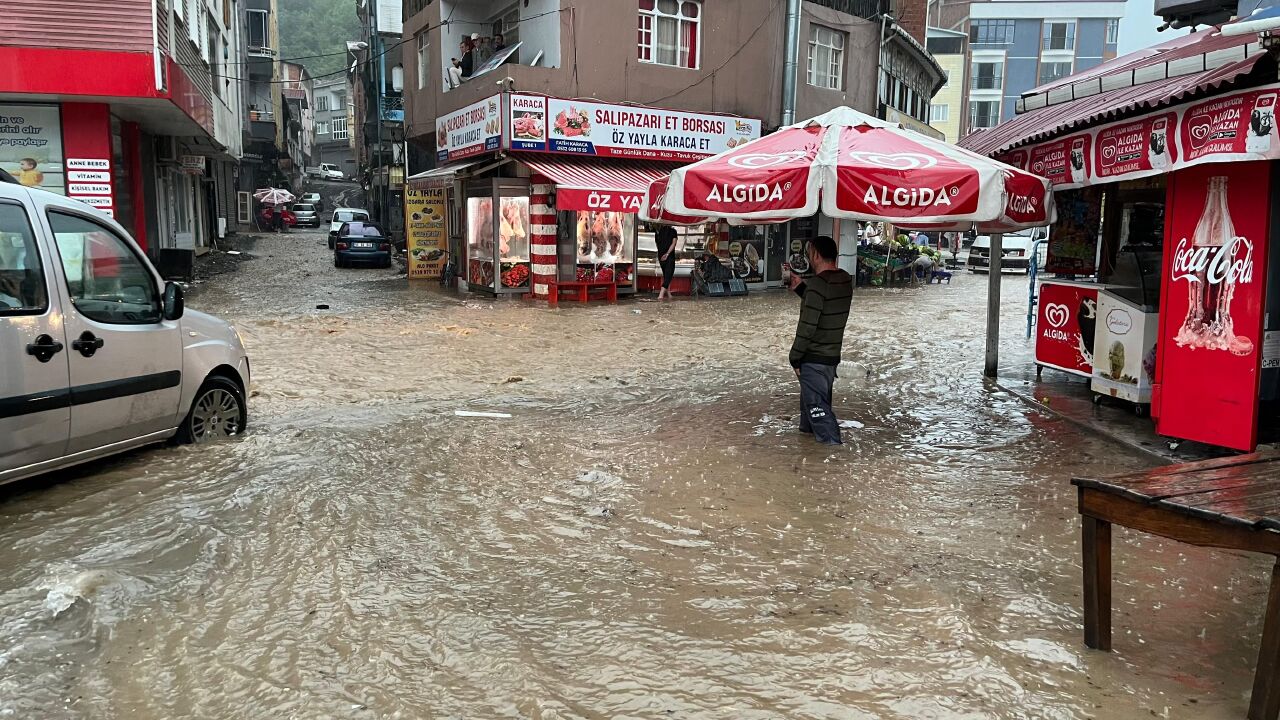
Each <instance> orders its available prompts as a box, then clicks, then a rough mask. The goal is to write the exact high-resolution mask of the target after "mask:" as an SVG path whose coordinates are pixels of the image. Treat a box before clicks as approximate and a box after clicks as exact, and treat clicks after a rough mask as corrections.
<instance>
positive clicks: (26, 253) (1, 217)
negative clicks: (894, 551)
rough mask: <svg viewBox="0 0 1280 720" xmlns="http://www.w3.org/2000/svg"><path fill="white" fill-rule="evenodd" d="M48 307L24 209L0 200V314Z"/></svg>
mask: <svg viewBox="0 0 1280 720" xmlns="http://www.w3.org/2000/svg"><path fill="white" fill-rule="evenodd" d="M48 309H49V292H48V290H47V289H46V287H45V282H44V268H43V267H42V266H41V264H40V251H39V249H38V248H37V247H36V239H35V235H34V234H33V233H32V232H31V223H30V222H29V221H28V220H27V213H26V211H25V210H23V209H22V206H21V205H14V204H12V203H0V317H2V316H12V315H40V314H41V313H43V312H44V311H45V310H48Z"/></svg>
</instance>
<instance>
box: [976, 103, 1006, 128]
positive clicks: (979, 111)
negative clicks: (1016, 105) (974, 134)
mask: <svg viewBox="0 0 1280 720" xmlns="http://www.w3.org/2000/svg"><path fill="white" fill-rule="evenodd" d="M999 122H1000V101H999V100H980V101H977V102H971V103H969V129H970V130H980V129H983V128H990V127H995V126H996V124H997V123H999Z"/></svg>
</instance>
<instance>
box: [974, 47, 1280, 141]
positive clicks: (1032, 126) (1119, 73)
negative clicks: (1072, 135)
mask: <svg viewBox="0 0 1280 720" xmlns="http://www.w3.org/2000/svg"><path fill="white" fill-rule="evenodd" d="M1197 36H1200V37H1199V38H1198V40H1199V43H1201V44H1200V45H1199V46H1198V49H1199V50H1200V51H1202V52H1201V53H1200V55H1195V54H1193V53H1192V50H1193V49H1195V48H1196V47H1197V45H1195V44H1186V45H1178V46H1177V47H1176V48H1175V49H1173V50H1170V51H1169V52H1167V53H1163V54H1162V53H1155V54H1152V53H1150V52H1149V51H1148V50H1143V51H1139V52H1138V53H1134V55H1139V56H1141V57H1139V58H1136V59H1129V56H1125V57H1123V58H1117V59H1116V60H1113V61H1111V63H1107V64H1106V65H1110V66H1111V68H1110V72H1102V73H1098V72H1097V68H1095V69H1094V70H1091V71H1085V72H1084V73H1081V74H1080V75H1079V76H1072V77H1070V78H1064V79H1063V80H1061V81H1059V82H1058V83H1057V84H1054V85H1050V86H1045V87H1044V88H1037V91H1039V92H1038V94H1037V95H1035V96H1034V97H1038V98H1040V100H1038V101H1034V102H1039V103H1041V104H1042V105H1043V103H1044V102H1050V101H1052V100H1054V99H1056V97H1057V96H1059V95H1061V94H1062V93H1068V97H1070V94H1072V93H1074V94H1075V99H1068V100H1066V101H1065V102H1053V104H1048V105H1043V106H1042V107H1038V108H1036V109H1034V110H1028V111H1026V112H1023V113H1022V114H1020V115H1017V116H1015V117H1014V118H1013V119H1011V120H1009V121H1007V122H1003V123H1001V124H999V125H997V126H996V127H994V128H991V129H989V130H982V131H979V132H975V133H972V134H970V135H968V136H967V137H965V138H964V139H962V140H961V141H960V143H959V144H960V146H961V147H963V148H965V149H966V150H970V151H973V152H976V153H978V154H980V155H995V154H998V153H1002V152H1004V151H1006V150H1010V149H1012V148H1016V147H1018V146H1021V145H1026V144H1028V143H1032V142H1035V141H1040V140H1045V139H1049V138H1052V137H1055V136H1058V135H1062V134H1064V133H1066V132H1067V131H1068V130H1071V129H1073V128H1079V127H1085V126H1088V125H1093V124H1096V123H1098V122H1100V121H1104V120H1108V119H1118V118H1121V117H1125V116H1128V115H1132V114H1134V111H1138V110H1154V109H1157V108H1161V107H1167V106H1170V105H1174V104H1177V103H1178V102H1180V101H1182V100H1183V99H1186V98H1189V97H1190V96H1192V95H1196V94H1198V93H1203V92H1205V91H1209V90H1214V89H1217V88H1219V87H1222V86H1224V85H1229V84H1232V83H1234V82H1236V81H1237V80H1239V79H1240V78H1241V77H1242V76H1245V75H1248V74H1249V73H1251V72H1252V71H1253V70H1254V68H1255V66H1257V65H1258V63H1259V62H1261V61H1262V60H1263V58H1265V57H1267V53H1265V52H1252V53H1249V52H1247V51H1248V50H1249V49H1250V48H1252V47H1256V38H1255V39H1254V40H1255V43H1254V44H1253V45H1250V43H1248V42H1247V40H1248V38H1243V37H1240V36H1236V37H1233V38H1232V37H1229V38H1227V39H1229V40H1234V41H1236V44H1235V45H1234V46H1232V45H1230V44H1229V43H1227V42H1226V41H1225V40H1224V39H1223V36H1221V35H1218V34H1216V31H1204V32H1201V33H1196V34H1194V35H1191V36H1188V37H1190V38H1193V39H1196V38H1197ZM1205 50H1208V51H1209V52H1208V53H1205V52H1203V51H1205ZM1221 52H1234V53H1237V56H1238V57H1240V59H1237V60H1235V61H1233V62H1228V63H1226V64H1224V65H1221V66H1218V67H1213V68H1211V69H1205V70H1202V71H1200V72H1192V73H1189V74H1182V75H1174V76H1168V77H1164V76H1161V78H1160V79H1157V80H1153V81H1150V82H1140V80H1141V79H1142V78H1143V77H1146V75H1147V74H1148V73H1150V72H1155V71H1159V72H1160V73H1167V72H1169V71H1170V69H1171V68H1176V67H1180V66H1177V65H1176V63H1178V62H1196V61H1198V62H1202V63H1209V60H1208V58H1209V57H1210V56H1211V55H1212V54H1213V53H1221ZM1173 55H1176V57H1173ZM1196 58H1199V60H1197V59H1196ZM1270 62H1274V61H1270ZM1099 67H1103V66H1099ZM1144 68H1147V69H1146V70H1144ZM1122 81H1123V82H1124V85H1123V86H1122V87H1115V88H1114V89H1105V90H1103V91H1102V92H1099V91H1098V90H1099V89H1102V88H1109V87H1110V86H1111V85H1113V84H1118V83H1121V82H1122ZM1134 81H1139V82H1136V84H1135V82H1134ZM1090 87H1092V94H1089V93H1090ZM1024 101H1027V102H1032V101H1033V97H1032V96H1028V97H1027V98H1024ZM1034 102H1033V104H1034Z"/></svg>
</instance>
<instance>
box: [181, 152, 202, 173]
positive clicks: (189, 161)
mask: <svg viewBox="0 0 1280 720" xmlns="http://www.w3.org/2000/svg"><path fill="white" fill-rule="evenodd" d="M204 162H205V160H204V156H203V155H181V156H179V157H178V166H179V167H180V168H181V169H182V172H184V173H187V174H188V175H203V174H204V169H205V165H204Z"/></svg>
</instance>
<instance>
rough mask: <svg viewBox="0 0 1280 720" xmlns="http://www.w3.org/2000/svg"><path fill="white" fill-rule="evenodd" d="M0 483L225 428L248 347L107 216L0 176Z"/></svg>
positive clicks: (240, 417) (242, 414)
mask: <svg viewBox="0 0 1280 720" xmlns="http://www.w3.org/2000/svg"><path fill="white" fill-rule="evenodd" d="M0 338H3V339H4V340H3V342H0V368H3V370H0V484H3V483H6V482H10V481H13V480H19V479H21V478H26V477H30V476H33V475H37V474H40V473H44V472H48V471H50V470H55V469H59V468H64V467H68V466H71V465H77V464H81V463H87V462H92V461H95V460H98V459H100V458H103V457H105V456H107V455H112V454H115V453H119V452H122V451H125V450H129V449H131V448H135V447H139V446H142V445H148V444H152V443H158V442H162V441H164V440H167V439H169V438H173V437H177V438H178V439H179V440H182V441H186V442H196V443H198V442H202V441H206V440H213V439H215V438H220V437H227V436H234V435H239V434H240V433H242V432H244V429H245V424H246V422H247V420H248V405H247V402H246V400H245V398H246V397H247V390H248V387H249V358H248V356H247V355H246V354H245V350H244V345H243V343H242V342H241V340H240V336H239V334H238V333H237V332H236V330H235V328H233V327H232V326H231V325H229V324H228V323H226V322H223V321H222V320H219V319H217V318H215V317H212V316H209V315H205V314H204V313H200V312H196V311H194V310H186V309H184V303H183V291H182V286H180V285H178V284H176V283H171V282H170V283H166V282H164V281H163V280H162V279H161V277H160V275H159V274H158V273H157V272H156V270H155V268H154V267H153V266H152V265H151V263H150V262H149V261H148V260H147V256H146V255H145V254H143V253H142V251H141V250H139V249H138V246H137V244H135V243H134V241H133V240H132V239H131V238H130V237H129V234H128V232H127V231H126V230H125V229H124V228H123V227H122V226H121V225H120V224H119V223H117V222H115V220H113V219H112V218H110V217H109V216H107V215H106V214H104V213H101V212H98V211H97V210H94V209H93V208H91V207H89V206H88V205H84V204H82V203H80V202H78V201H75V200H71V199H69V198H66V197H63V196H61V195H56V194H54V193H51V192H46V191H44V190H38V189H31V188H25V187H22V186H19V185H13V184H9V183H0Z"/></svg>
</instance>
